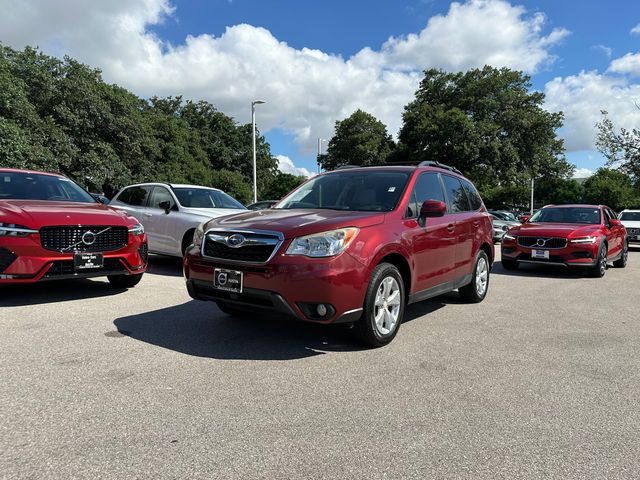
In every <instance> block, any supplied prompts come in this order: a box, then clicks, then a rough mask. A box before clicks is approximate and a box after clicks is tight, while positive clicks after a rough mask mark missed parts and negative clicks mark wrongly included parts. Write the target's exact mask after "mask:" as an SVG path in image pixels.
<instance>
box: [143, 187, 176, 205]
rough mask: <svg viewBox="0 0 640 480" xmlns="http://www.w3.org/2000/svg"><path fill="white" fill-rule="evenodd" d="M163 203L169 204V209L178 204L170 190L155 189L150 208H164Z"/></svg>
mask: <svg viewBox="0 0 640 480" xmlns="http://www.w3.org/2000/svg"><path fill="white" fill-rule="evenodd" d="M162 202H169V208H173V207H174V206H175V204H176V202H175V200H174V199H173V197H172V196H171V193H169V190H167V189H166V188H164V187H153V193H152V194H151V200H150V202H149V206H150V207H151V208H162V207H160V204H161V203H162Z"/></svg>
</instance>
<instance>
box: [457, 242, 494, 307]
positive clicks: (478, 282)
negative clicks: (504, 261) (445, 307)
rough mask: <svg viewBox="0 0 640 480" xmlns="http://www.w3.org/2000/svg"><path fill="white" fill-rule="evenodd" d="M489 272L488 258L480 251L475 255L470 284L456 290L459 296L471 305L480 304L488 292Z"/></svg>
mask: <svg viewBox="0 0 640 480" xmlns="http://www.w3.org/2000/svg"><path fill="white" fill-rule="evenodd" d="M489 271H490V267H489V257H487V254H486V253H485V252H484V250H480V251H479V252H478V255H476V263H475V265H474V266H473V273H472V275H471V282H470V283H469V284H468V285H465V286H464V287H461V288H459V289H458V293H459V294H460V296H461V297H462V298H463V299H465V300H467V301H468V302H472V303H480V302H481V301H482V300H484V298H485V297H486V296H487V291H488V290H489Z"/></svg>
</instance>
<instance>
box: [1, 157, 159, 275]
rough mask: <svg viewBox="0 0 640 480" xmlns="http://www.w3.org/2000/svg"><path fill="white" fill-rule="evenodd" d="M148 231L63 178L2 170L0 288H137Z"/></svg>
mask: <svg viewBox="0 0 640 480" xmlns="http://www.w3.org/2000/svg"><path fill="white" fill-rule="evenodd" d="M146 267H147V238H146V235H145V233H144V228H143V226H142V225H141V224H140V222H138V221H137V220H136V219H135V218H133V217H131V216H129V215H127V214H126V213H125V212H122V211H118V210H115V209H113V208H111V207H107V206H105V205H102V204H101V203H98V202H97V201H96V200H95V199H94V198H93V197H92V196H91V195H90V194H89V193H88V192H86V191H85V190H83V189H82V188H81V187H79V186H78V185H76V184H75V183H74V182H72V181H71V180H69V179H68V178H66V177H63V176H62V175H58V174H53V173H43V172H31V171H26V170H12V169H0V284H5V283H31V282H38V281H44V280H62V279H69V278H91V277H102V276H106V277H107V278H108V279H109V282H111V283H112V284H113V285H114V286H116V287H119V288H130V287H133V286H135V285H136V284H137V283H138V282H139V281H140V279H141V278H142V274H143V273H144V271H145V270H146Z"/></svg>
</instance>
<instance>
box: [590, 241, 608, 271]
mask: <svg viewBox="0 0 640 480" xmlns="http://www.w3.org/2000/svg"><path fill="white" fill-rule="evenodd" d="M605 273H607V246H606V245H605V244H604V243H602V244H600V248H599V249H598V256H597V260H596V264H595V265H594V266H593V267H591V268H590V269H589V276H590V277H594V278H601V277H604V274H605Z"/></svg>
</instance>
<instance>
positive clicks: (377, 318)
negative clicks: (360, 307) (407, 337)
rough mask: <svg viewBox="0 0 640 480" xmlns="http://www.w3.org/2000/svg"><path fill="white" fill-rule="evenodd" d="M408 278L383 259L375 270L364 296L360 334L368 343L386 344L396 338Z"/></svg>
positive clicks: (357, 332) (361, 338)
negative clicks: (403, 279) (405, 281)
mask: <svg viewBox="0 0 640 480" xmlns="http://www.w3.org/2000/svg"><path fill="white" fill-rule="evenodd" d="M404 305H405V296H404V282H403V281H402V275H400V272H399V271H398V269H397V268H396V267H395V266H394V265H391V264H390V263H381V264H380V265H378V266H377V267H376V268H375V269H374V270H373V273H372V274H371V281H370V282H369V287H368V288H367V294H366V296H365V300H364V314H363V315H362V318H361V319H360V320H359V321H358V322H357V323H356V329H355V330H356V334H357V335H358V337H359V338H360V340H362V341H363V342H364V343H366V344H367V345H371V346H372V347H382V346H384V345H387V344H388V343H389V342H391V340H393V339H394V337H395V336H396V334H397V333H398V329H399V328H400V323H402V318H403V316H404Z"/></svg>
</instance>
